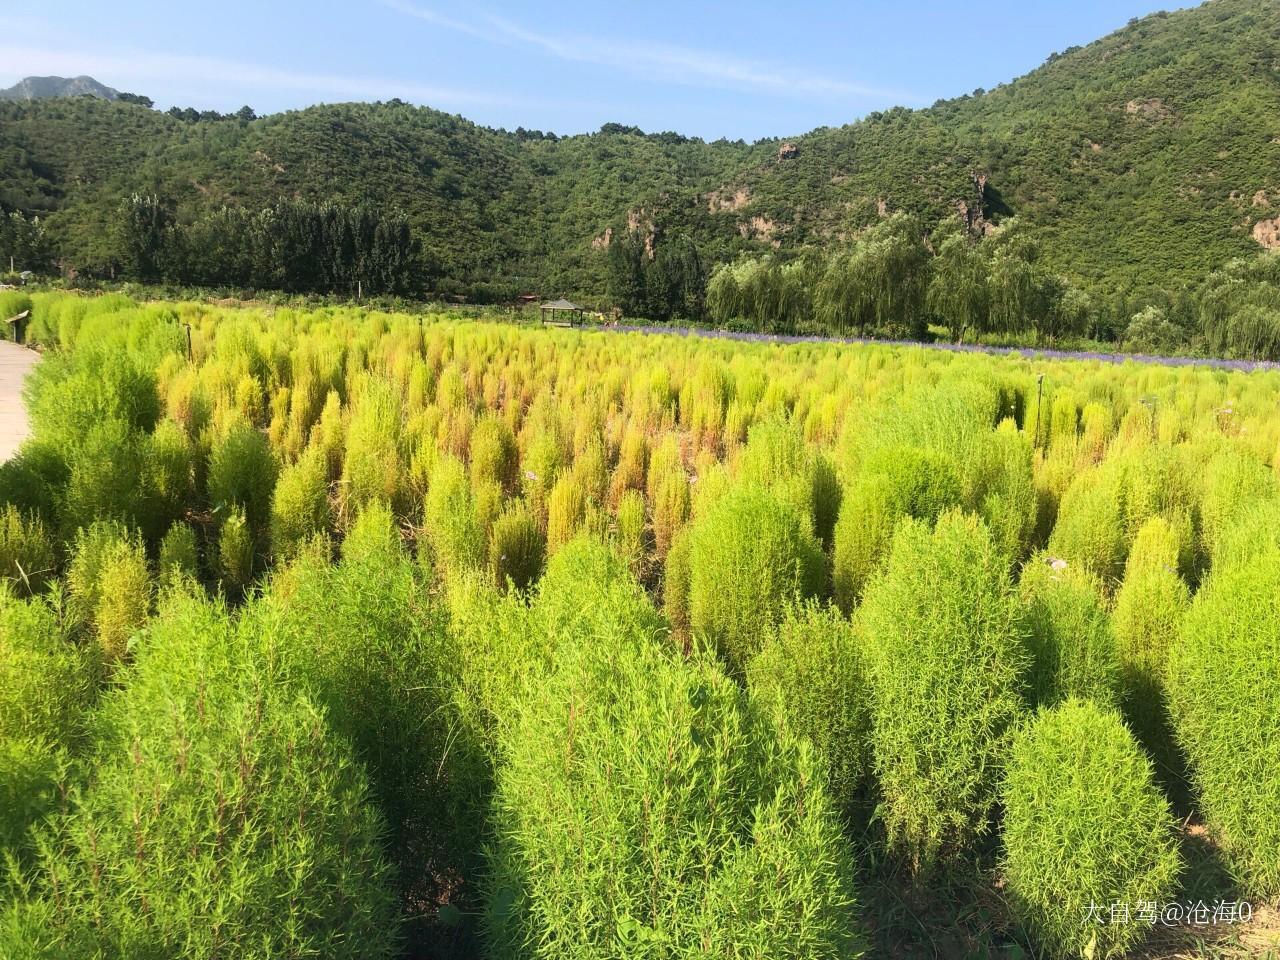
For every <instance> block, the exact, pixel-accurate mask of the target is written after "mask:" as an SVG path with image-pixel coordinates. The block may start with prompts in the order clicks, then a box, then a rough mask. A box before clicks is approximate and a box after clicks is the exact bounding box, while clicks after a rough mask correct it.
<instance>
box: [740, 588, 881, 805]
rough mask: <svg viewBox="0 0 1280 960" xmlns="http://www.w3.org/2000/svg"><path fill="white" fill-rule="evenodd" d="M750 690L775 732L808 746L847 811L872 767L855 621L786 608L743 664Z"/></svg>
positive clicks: (867, 697) (866, 690)
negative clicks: (745, 664) (769, 718)
mask: <svg viewBox="0 0 1280 960" xmlns="http://www.w3.org/2000/svg"><path fill="white" fill-rule="evenodd" d="M747 687H748V689H749V690H750V691H751V696H752V697H753V698H754V699H755V700H757V701H758V702H759V703H760V704H761V705H763V706H764V708H765V709H766V710H767V711H768V713H769V715H770V716H772V717H773V719H774V721H775V723H777V725H778V726H779V728H780V729H782V730H785V731H787V732H789V733H790V734H791V735H793V736H796V737H804V738H806V739H807V740H808V741H809V742H810V743H812V744H813V747H814V751H815V753H816V755H817V758H818V760H819V761H820V762H821V763H822V765H823V766H824V768H825V769H826V771H827V783H828V790H829V793H830V796H831V799H832V801H833V802H834V803H835V804H836V805H837V807H838V809H840V810H841V811H842V812H848V811H849V810H850V809H851V808H852V806H853V805H854V803H855V802H856V801H857V799H858V796H859V793H860V791H861V790H862V788H863V786H864V785H865V782H866V778H867V777H868V776H869V774H870V768H871V759H870V748H871V689H870V686H869V684H868V682H867V676H866V666H865V664H864V663H863V652H862V649H861V644H860V642H859V637H858V635H857V631H856V629H855V628H854V626H853V624H852V623H850V622H849V621H848V620H847V619H845V618H844V617H842V616H840V614H839V612H838V611H836V610H834V609H831V608H822V607H818V606H816V605H813V604H809V605H805V606H800V607H796V608H793V609H790V610H788V611H787V614H786V616H785V617H784V618H783V620H782V622H781V623H780V624H779V625H778V627H777V630H776V631H775V632H774V633H773V634H772V635H771V636H770V637H769V638H768V639H766V640H765V642H764V646H763V647H762V648H761V650H760V652H759V653H758V654H756V655H755V657H753V658H752V660H751V661H750V663H748V664H747Z"/></svg>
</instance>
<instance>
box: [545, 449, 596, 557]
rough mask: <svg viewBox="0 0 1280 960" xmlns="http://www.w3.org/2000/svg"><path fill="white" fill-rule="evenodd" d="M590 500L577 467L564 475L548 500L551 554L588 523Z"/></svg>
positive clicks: (548, 539) (549, 546)
mask: <svg viewBox="0 0 1280 960" xmlns="http://www.w3.org/2000/svg"><path fill="white" fill-rule="evenodd" d="M588 506H589V498H588V495H587V490H586V486H585V484H584V482H583V480H582V478H581V477H580V475H579V473H578V470H577V469H576V468H574V469H571V470H569V471H568V472H567V473H564V474H561V476H560V479H559V480H557V481H556V483H555V486H554V487H552V488H551V496H550V497H549V498H548V499H547V552H548V553H555V552H556V551H557V550H558V549H560V548H561V547H562V546H564V545H565V544H566V543H568V542H569V541H570V540H572V539H573V538H574V536H575V535H576V534H577V533H578V531H579V530H580V529H581V528H582V526H583V525H584V524H585V523H586V519H587V510H588Z"/></svg>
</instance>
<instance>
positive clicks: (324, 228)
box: [116, 195, 425, 294]
mask: <svg viewBox="0 0 1280 960" xmlns="http://www.w3.org/2000/svg"><path fill="white" fill-rule="evenodd" d="M116 246H117V251H118V256H119V262H120V267H121V269H122V272H123V273H124V274H125V275H126V276H129V277H133V278H136V279H139V280H145V281H156V280H167V281H172V282H178V283H188V284H196V285H201V286H241V287H256V288H264V289H278V290H286V291H289V292H298V293H339V294H356V293H361V292H363V293H370V294H379V293H395V294H404V293H413V292H417V291H419V290H421V289H422V284H423V281H424V273H425V267H424V261H423V257H422V251H421V245H420V243H419V241H418V238H417V236H416V235H415V233H414V231H413V229H412V228H411V227H410V224H409V220H408V218H406V217H405V216H403V215H402V214H400V213H395V212H387V211H383V210H379V209H377V208H375V207H372V206H369V205H365V204H355V205H350V206H346V205H341V204H332V203H309V202H305V201H297V200H284V201H280V202H278V203H276V204H274V205H272V206H270V207H264V208H262V209H259V210H247V209H244V208H240V207H222V208H220V209H217V210H213V211H209V212H206V213H202V214H200V215H198V216H195V217H191V218H186V219H184V218H182V217H180V216H179V211H177V210H175V208H174V207H172V206H171V205H169V204H167V203H165V202H164V201H163V200H162V199H161V198H160V197H158V196H154V195H134V196H132V197H129V198H127V199H125V200H124V201H123V202H122V203H121V205H120V209H119V214H118V218H117V222H116Z"/></svg>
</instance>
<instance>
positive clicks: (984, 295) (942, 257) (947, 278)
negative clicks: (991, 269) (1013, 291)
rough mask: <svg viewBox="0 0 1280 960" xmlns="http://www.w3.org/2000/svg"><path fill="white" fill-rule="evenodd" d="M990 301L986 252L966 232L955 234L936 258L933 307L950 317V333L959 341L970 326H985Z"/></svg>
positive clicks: (931, 289)
mask: <svg viewBox="0 0 1280 960" xmlns="http://www.w3.org/2000/svg"><path fill="white" fill-rule="evenodd" d="M988 301H989V293H988V289H987V258H986V256H985V255H984V254H983V251H982V250H981V248H979V247H978V246H977V245H976V244H975V243H973V242H972V241H971V240H970V239H969V238H968V237H966V236H965V235H964V234H962V233H954V234H952V235H951V236H949V237H948V238H947V239H946V240H944V241H943V242H942V244H941V245H940V246H939V247H938V255H937V256H936V257H935V258H934V260H933V276H932V278H931V279H930V281H929V292H928V297H927V303H928V306H929V309H930V310H931V311H932V312H933V313H936V314H937V315H938V316H939V317H941V318H942V319H943V320H944V321H946V324H947V332H948V334H949V335H950V337H951V339H952V340H954V341H955V342H956V343H959V342H960V341H961V340H963V339H964V334H965V331H966V330H980V329H982V327H983V325H984V323H985V321H986V317H987V307H988Z"/></svg>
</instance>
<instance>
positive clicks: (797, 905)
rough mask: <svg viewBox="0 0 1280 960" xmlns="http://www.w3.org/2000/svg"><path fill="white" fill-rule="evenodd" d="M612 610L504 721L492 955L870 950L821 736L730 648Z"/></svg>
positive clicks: (565, 959)
mask: <svg viewBox="0 0 1280 960" xmlns="http://www.w3.org/2000/svg"><path fill="white" fill-rule="evenodd" d="M585 586H587V587H588V588H590V585H589V584H588V585H585ZM611 619H612V618H607V617H593V618H589V619H581V620H578V621H577V622H576V624H575V625H574V626H572V627H571V628H570V631H571V632H570V633H569V634H568V635H565V636H562V638H561V639H560V641H559V645H558V647H557V650H556V653H555V655H554V658H553V662H552V667H551V670H550V673H549V675H548V677H547V678H546V679H545V680H544V681H543V682H541V683H539V684H537V685H534V686H533V687H532V688H531V689H530V690H529V691H528V692H527V694H526V696H525V698H524V699H523V701H522V705H521V707H520V709H519V710H518V715H517V716H516V718H515V719H514V722H512V723H511V724H510V725H509V726H508V727H507V728H506V729H504V730H502V731H501V734H500V752H501V755H502V760H503V762H502V763H501V765H500V767H499V773H498V786H497V796H496V803H495V807H494V820H493V822H494V830H495V836H494V840H493V842H492V845H491V846H490V848H489V860H490V873H489V880H488V896H487V905H486V909H485V915H484V927H485V932H486V936H487V939H488V941H489V946H490V956H492V957H494V958H500V960H506V958H547V960H551V958H555V960H575V958H581V960H588V958H590V960H595V958H598V957H602V956H653V957H660V956H705V955H708V954H709V953H714V954H716V955H723V956H735V957H770V958H792V957H793V958H806V960H810V958H830V960H837V958H839V960H846V958H850V957H857V956H859V955H860V954H861V950H860V948H859V939H858V932H857V929H858V927H857V919H856V913H855V907H854V894H853V887H852V881H851V872H850V866H851V865H850V862H849V856H848V852H847V848H846V846H845V843H844V841H843V839H842V837H841V835H840V830H839V826H838V822H837V819H836V816H835V813H834V810H833V807H832V803H831V801H830V799H829V797H828V794H827V792H826V784H825V779H826V778H825V776H824V774H823V769H822V766H821V764H820V763H819V762H818V760H817V758H816V757H815V756H814V753H813V750H812V748H811V747H810V746H809V745H808V744H807V743H805V742H803V741H800V742H797V741H795V740H793V739H791V738H790V737H788V736H781V735H779V734H778V733H777V732H776V731H775V729H774V727H773V725H772V724H771V723H769V722H768V721H767V720H766V719H765V718H764V717H763V716H762V715H760V714H759V713H758V712H756V711H753V710H752V709H750V707H749V705H748V702H747V697H746V694H745V693H744V692H743V691H742V690H741V688H740V687H739V686H738V685H737V684H736V683H734V682H733V681H732V680H730V679H729V678H728V677H727V676H725V674H724V672H723V671H722V669H721V668H720V666H719V665H718V663H717V662H716V661H715V659H714V658H711V657H708V656H706V655H697V656H695V657H694V659H693V660H692V661H691V662H687V661H685V660H684V659H683V658H682V657H680V656H679V655H678V654H677V653H675V652H673V651H672V650H670V648H669V647H667V646H666V645H665V644H664V642H663V640H662V638H661V635H660V634H655V633H653V632H650V631H649V630H646V629H645V628H644V627H643V626H642V625H641V624H642V622H643V621H639V622H636V621H612V622H611Z"/></svg>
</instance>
